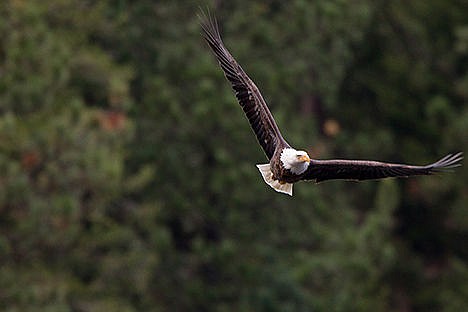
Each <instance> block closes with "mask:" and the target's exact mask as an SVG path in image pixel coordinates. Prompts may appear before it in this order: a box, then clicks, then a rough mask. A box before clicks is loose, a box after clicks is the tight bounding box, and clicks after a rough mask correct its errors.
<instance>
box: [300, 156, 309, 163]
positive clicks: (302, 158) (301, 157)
mask: <svg viewBox="0 0 468 312" xmlns="http://www.w3.org/2000/svg"><path fill="white" fill-rule="evenodd" d="M299 160H300V161H302V162H310V158H309V156H307V155H303V156H300V157H299Z"/></svg>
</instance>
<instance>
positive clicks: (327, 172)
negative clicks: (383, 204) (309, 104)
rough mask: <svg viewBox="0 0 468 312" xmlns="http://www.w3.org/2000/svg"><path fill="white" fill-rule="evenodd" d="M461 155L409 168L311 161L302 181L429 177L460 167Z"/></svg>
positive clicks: (373, 163)
mask: <svg viewBox="0 0 468 312" xmlns="http://www.w3.org/2000/svg"><path fill="white" fill-rule="evenodd" d="M462 159H463V153H462V152H460V153H456V154H449V155H447V156H445V157H444V158H442V159H440V160H439V161H437V162H435V163H433V164H430V165H427V166H410V165H404V164H391V163H383V162H378V161H367V160H341V159H336V160H311V162H310V164H309V167H308V169H307V171H306V172H305V173H304V176H303V179H304V180H315V181H316V182H320V181H324V180H332V179H345V180H369V179H381V178H388V177H409V176H414V175H429V174H433V173H436V172H440V171H445V170H448V169H452V168H455V167H459V166H461V164H460V162H461V160H462Z"/></svg>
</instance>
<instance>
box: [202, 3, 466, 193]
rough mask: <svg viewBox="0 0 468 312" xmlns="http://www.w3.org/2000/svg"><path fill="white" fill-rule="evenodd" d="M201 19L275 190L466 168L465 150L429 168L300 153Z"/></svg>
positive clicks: (207, 19) (212, 22)
mask: <svg viewBox="0 0 468 312" xmlns="http://www.w3.org/2000/svg"><path fill="white" fill-rule="evenodd" d="M200 19H201V27H202V31H203V36H204V39H205V40H206V42H207V43H208V45H209V47H210V48H211V50H212V51H213V53H214V55H215V57H216V59H217V61H218V63H219V65H220V66H221V68H222V70H223V72H224V75H225V76H226V78H227V80H228V81H229V82H230V83H231V86H232V88H233V90H234V93H235V96H236V98H237V100H238V102H239V104H240V106H241V107H242V109H243V110H244V113H245V115H246V116H247V119H248V120H249V122H250V126H251V127H252V129H253V131H254V132H255V135H256V137H257V140H258V142H259V143H260V145H261V147H262V148H263V151H264V152H265V154H266V156H267V157H268V159H269V163H267V164H259V165H257V168H258V169H259V171H260V173H261V175H262V177H263V179H264V181H265V182H266V183H267V184H268V185H270V186H271V187H272V188H273V189H274V190H275V191H277V192H281V193H285V194H289V195H292V189H293V184H294V183H295V182H298V181H302V180H306V181H307V180H309V181H310V180H312V181H315V182H317V183H318V182H321V181H325V180H331V179H345V180H357V181H361V180H368V179H382V178H387V177H408V176H414V175H430V174H433V173H436V172H441V171H444V170H447V169H451V168H455V167H458V166H460V165H461V164H460V162H461V160H462V159H463V153H461V152H459V153H455V154H449V155H447V156H445V157H443V158H442V159H440V160H439V161H437V162H434V163H432V164H430V165H426V166H411V165H405V164H393V163H384V162H378V161H368V160H343V159H332V160H316V159H311V158H310V157H309V155H308V154H307V153H306V152H305V151H303V150H296V149H295V148H293V147H291V146H290V145H289V144H288V143H287V142H286V140H285V139H284V138H283V136H282V135H281V132H280V131H279V129H278V126H277V125H276V122H275V120H274V118H273V116H272V114H271V112H270V110H269V109H268V106H267V104H266V102H265V100H264V99H263V97H262V95H261V94H260V91H259V90H258V88H257V86H256V85H255V84H254V83H253V81H252V80H251V79H250V78H249V77H248V76H247V74H246V73H245V72H244V70H243V69H242V67H241V66H240V65H239V64H238V63H237V61H236V60H235V59H234V58H233V57H232V55H231V53H229V51H228V50H227V49H226V47H225V46H224V44H223V41H222V39H221V36H220V33H219V28H218V25H217V22H216V19H215V18H214V17H212V16H211V15H210V14H204V13H203V12H202V14H201V15H200Z"/></svg>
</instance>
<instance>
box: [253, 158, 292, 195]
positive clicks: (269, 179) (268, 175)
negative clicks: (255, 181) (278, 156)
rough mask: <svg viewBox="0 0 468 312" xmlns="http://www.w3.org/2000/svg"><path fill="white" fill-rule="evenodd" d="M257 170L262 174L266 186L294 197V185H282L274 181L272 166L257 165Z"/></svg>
mask: <svg viewBox="0 0 468 312" xmlns="http://www.w3.org/2000/svg"><path fill="white" fill-rule="evenodd" d="M257 168H258V170H259V171H260V173H261V174H262V177H263V180H264V181H265V183H266V184H268V185H269V186H271V187H272V188H273V189H274V190H275V191H277V192H280V193H284V194H288V195H290V196H292V191H293V185H292V183H280V182H279V181H278V180H275V179H273V173H272V172H271V169H270V164H263V165H257Z"/></svg>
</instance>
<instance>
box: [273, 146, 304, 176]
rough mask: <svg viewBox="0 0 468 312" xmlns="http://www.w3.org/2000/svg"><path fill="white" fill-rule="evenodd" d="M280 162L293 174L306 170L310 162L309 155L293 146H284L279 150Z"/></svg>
mask: <svg viewBox="0 0 468 312" xmlns="http://www.w3.org/2000/svg"><path fill="white" fill-rule="evenodd" d="M280 159H281V163H282V164H283V167H284V168H285V169H289V170H291V172H292V173H294V174H301V173H304V171H306V170H307V168H308V167H309V163H310V157H309V155H307V153H306V152H304V151H298V150H295V149H294V148H285V149H284V150H283V151H282V152H281V157H280Z"/></svg>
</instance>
